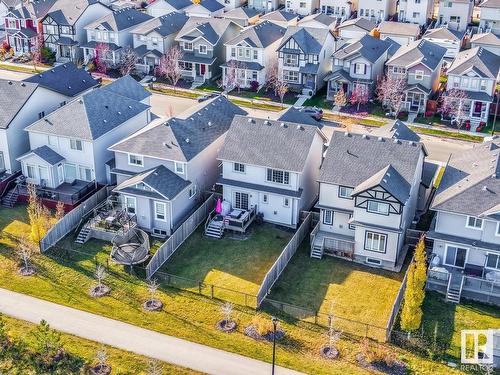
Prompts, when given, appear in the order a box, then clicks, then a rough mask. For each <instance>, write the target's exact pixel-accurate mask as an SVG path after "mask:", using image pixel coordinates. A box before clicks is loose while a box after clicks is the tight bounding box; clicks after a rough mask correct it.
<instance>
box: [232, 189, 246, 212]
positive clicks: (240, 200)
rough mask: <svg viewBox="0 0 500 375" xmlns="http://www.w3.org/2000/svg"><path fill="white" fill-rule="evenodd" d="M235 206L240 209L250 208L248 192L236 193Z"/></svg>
mask: <svg viewBox="0 0 500 375" xmlns="http://www.w3.org/2000/svg"><path fill="white" fill-rule="evenodd" d="M234 207H235V208H239V209H240V210H248V194H247V193H240V192H236V193H234Z"/></svg>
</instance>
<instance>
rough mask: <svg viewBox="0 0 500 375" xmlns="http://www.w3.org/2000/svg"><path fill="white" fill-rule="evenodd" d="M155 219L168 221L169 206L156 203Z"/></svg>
mask: <svg viewBox="0 0 500 375" xmlns="http://www.w3.org/2000/svg"><path fill="white" fill-rule="evenodd" d="M155 219H156V220H160V221H167V205H166V204H165V203H163V202H155Z"/></svg>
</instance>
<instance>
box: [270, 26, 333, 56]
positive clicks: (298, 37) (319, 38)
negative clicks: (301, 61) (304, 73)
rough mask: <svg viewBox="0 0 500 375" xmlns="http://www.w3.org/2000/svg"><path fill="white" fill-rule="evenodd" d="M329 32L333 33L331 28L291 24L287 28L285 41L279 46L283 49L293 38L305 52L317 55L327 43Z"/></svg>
mask: <svg viewBox="0 0 500 375" xmlns="http://www.w3.org/2000/svg"><path fill="white" fill-rule="evenodd" d="M329 34H330V35H331V32H330V30H329V29H319V28H314V27H300V26H289V27H288V28H287V29H286V33H285V35H284V37H283V41H282V42H281V45H280V46H279V47H278V50H279V49H281V48H282V47H283V46H284V45H285V44H286V43H287V42H288V40H289V39H293V40H295V42H296V43H297V45H298V46H299V48H300V49H301V50H302V52H304V53H305V54H312V55H315V54H316V55H317V54H318V53H320V52H321V49H322V48H323V45H324V44H325V42H326V39H327V37H328V35H329Z"/></svg>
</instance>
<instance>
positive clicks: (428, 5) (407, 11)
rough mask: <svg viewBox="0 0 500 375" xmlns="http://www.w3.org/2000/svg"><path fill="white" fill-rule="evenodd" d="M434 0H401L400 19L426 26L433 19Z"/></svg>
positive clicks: (399, 5)
mask: <svg viewBox="0 0 500 375" xmlns="http://www.w3.org/2000/svg"><path fill="white" fill-rule="evenodd" d="M433 12H434V0H401V1H399V2H398V21H399V22H411V23H416V24H419V25H421V26H425V25H426V24H427V21H429V20H430V19H432V15H433Z"/></svg>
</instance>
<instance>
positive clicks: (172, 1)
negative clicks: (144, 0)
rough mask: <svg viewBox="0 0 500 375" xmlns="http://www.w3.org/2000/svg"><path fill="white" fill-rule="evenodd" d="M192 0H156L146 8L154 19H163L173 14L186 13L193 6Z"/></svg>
mask: <svg viewBox="0 0 500 375" xmlns="http://www.w3.org/2000/svg"><path fill="white" fill-rule="evenodd" d="M192 4H193V3H192V2H191V1H190V0H156V1H154V2H152V3H150V4H149V5H148V6H147V7H146V12H147V13H148V14H149V15H150V16H152V17H155V18H156V17H162V16H165V15H167V14H169V13H172V12H184V10H185V9H186V8H187V7H189V6H190V5H192Z"/></svg>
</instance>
